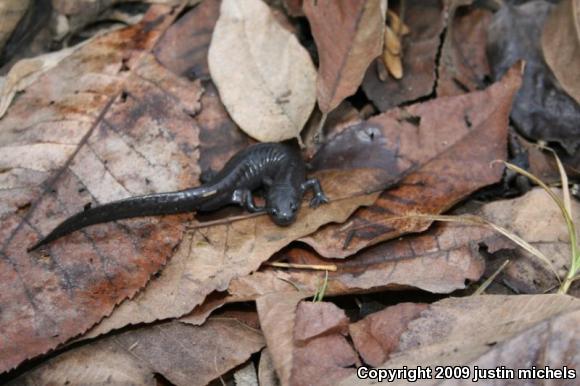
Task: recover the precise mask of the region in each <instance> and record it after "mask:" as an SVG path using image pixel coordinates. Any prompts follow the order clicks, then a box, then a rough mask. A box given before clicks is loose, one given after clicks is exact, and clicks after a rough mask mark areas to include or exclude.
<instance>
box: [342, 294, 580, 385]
mask: <svg viewBox="0 0 580 386" xmlns="http://www.w3.org/2000/svg"><path fill="white" fill-rule="evenodd" d="M578 323H580V300H578V299H575V298H573V297H570V296H566V295H521V296H499V295H482V296H471V297H467V298H450V299H445V300H442V301H439V302H437V303H434V304H432V305H431V306H429V308H428V309H427V310H426V311H424V312H423V313H422V314H421V317H419V318H417V319H415V320H413V321H412V322H411V323H410V324H409V328H408V329H407V331H406V332H405V333H404V334H403V335H402V336H401V339H400V341H399V345H398V352H397V353H395V354H393V355H392V356H391V358H390V359H389V360H388V361H387V362H385V363H383V364H382V365H380V366H379V367H380V368H385V369H394V368H403V366H407V367H408V368H416V367H417V366H422V367H423V368H425V367H431V368H432V369H434V368H435V366H469V367H470V369H471V370H470V371H471V376H470V377H468V380H473V374H474V373H473V371H474V366H477V367H479V368H480V369H495V368H496V367H498V366H505V367H506V368H510V369H514V371H515V377H517V369H531V368H532V366H536V368H539V369H544V368H545V366H549V367H550V368H551V369H554V370H555V369H559V370H563V369H564V367H566V368H567V369H568V370H570V369H578V367H579V366H580V352H579V351H580V335H579V334H578ZM564 373H565V374H566V376H567V377H568V380H567V381H561V382H563V383H562V384H570V385H572V384H575V383H574V382H575V381H574V380H573V379H570V378H569V377H570V373H568V372H567V371H565V369H564ZM432 377H433V378H434V372H433V374H432ZM516 379H522V378H516ZM375 382H376V381H375ZM375 382H372V381H371V380H369V379H366V380H361V379H359V378H357V377H356V375H353V376H351V377H349V378H348V379H346V380H344V381H343V382H342V383H341V384H342V385H363V384H364V385H367V384H374V383H375ZM440 382H441V380H440V379H426V380H424V381H423V382H422V383H421V384H424V385H434V384H441V383H440ZM483 382H490V381H486V380H485V379H484V380H483ZM510 382H513V381H510ZM390 384H395V385H406V384H414V383H411V382H409V380H408V379H396V380H394V382H392V383H390ZM484 384H488V383H484ZM502 384H503V380H502Z"/></svg>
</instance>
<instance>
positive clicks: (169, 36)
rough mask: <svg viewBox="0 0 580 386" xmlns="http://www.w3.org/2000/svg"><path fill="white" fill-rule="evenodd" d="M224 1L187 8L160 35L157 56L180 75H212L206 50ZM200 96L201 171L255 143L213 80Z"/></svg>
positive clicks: (212, 0) (217, 165) (218, 166)
mask: <svg viewBox="0 0 580 386" xmlns="http://www.w3.org/2000/svg"><path fill="white" fill-rule="evenodd" d="M220 4H221V1H219V0H210V1H204V2H202V3H201V4H199V5H198V6H197V7H195V8H193V9H192V10H190V11H188V12H187V13H186V14H185V15H183V17H181V18H180V19H179V20H178V21H177V22H176V23H175V24H173V25H172V26H171V27H170V28H169V29H168V30H167V33H166V34H165V35H164V36H163V37H162V38H161V40H160V42H159V45H158V46H157V47H156V49H155V55H156V57H157V59H158V60H159V61H160V62H161V63H162V64H163V65H164V66H165V67H167V68H168V69H170V70H171V71H173V72H175V73H176V74H178V75H181V76H185V77H188V78H189V77H194V78H201V79H206V78H209V76H210V74H209V68H208V64H207V51H208V49H209V44H210V41H211V33H212V31H213V28H214V26H215V23H216V22H217V19H218V17H219V10H220ZM204 85H205V91H204V93H203V95H202V97H201V105H202V106H203V109H202V110H201V111H200V112H199V114H198V115H196V117H195V120H196V121H197V124H198V125H199V128H200V133H199V141H200V144H199V153H200V154H199V166H200V168H201V170H202V171H207V170H214V171H216V170H221V168H222V167H223V166H224V164H225V163H226V162H227V161H228V160H229V159H230V158H231V157H232V156H233V155H234V154H235V153H237V152H238V151H240V150H242V149H244V148H246V147H247V146H249V145H250V144H252V143H255V141H253V140H252V139H251V138H250V137H248V136H247V135H246V134H245V133H244V132H243V131H241V130H239V128H238V127H237V126H236V124H235V123H234V122H233V121H232V119H231V118H230V116H229V115H228V112H227V111H226V109H225V107H224V105H223V103H222V102H221V100H220V98H219V95H218V92H217V90H216V88H215V86H214V85H213V83H212V82H211V81H210V80H207V81H206V82H205V83H204Z"/></svg>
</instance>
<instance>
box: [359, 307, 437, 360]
mask: <svg viewBox="0 0 580 386" xmlns="http://www.w3.org/2000/svg"><path fill="white" fill-rule="evenodd" d="M427 308H428V305H427V304H423V303H399V304H397V305H394V306H391V307H387V308H385V309H384V310H382V311H379V312H375V313H373V314H370V315H369V316H367V317H366V318H364V319H362V320H360V321H358V322H356V323H351V324H350V326H349V333H350V336H351V338H352V341H353V343H354V347H355V348H356V351H358V353H359V355H360V356H361V358H362V360H363V361H364V363H366V364H368V365H371V366H373V367H379V366H380V365H382V364H383V363H385V361H386V360H387V359H388V358H389V356H390V355H391V353H392V352H393V351H394V350H396V349H397V347H398V346H399V338H400V337H401V334H403V332H405V331H406V330H407V326H408V324H409V323H410V322H411V321H413V320H415V319H417V318H418V317H419V315H420V314H421V312H423V311H424V310H425V309H427Z"/></svg>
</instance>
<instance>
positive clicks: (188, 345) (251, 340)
mask: <svg viewBox="0 0 580 386" xmlns="http://www.w3.org/2000/svg"><path fill="white" fill-rule="evenodd" d="M263 346H264V338H263V337H262V334H261V333H260V332H259V331H258V330H254V329H251V328H249V327H248V326H246V325H245V324H243V323H240V322H239V321H237V320H235V319H225V318H213V319H211V320H209V321H208V322H207V323H206V324H204V325H203V326H201V327H194V326H189V325H187V324H184V323H180V322H177V321H174V322H169V323H162V324H157V325H155V326H148V327H142V328H139V329H135V330H132V331H127V332H124V333H121V334H118V335H115V336H111V337H108V338H105V339H102V340H99V341H96V342H91V343H90V344H87V345H85V346H82V347H80V348H74V349H71V350H70V351H67V352H64V353H62V354H60V355H58V356H57V357H55V358H52V359H50V360H48V361H46V362H45V363H43V364H41V365H40V366H38V367H37V368H35V369H33V370H31V371H28V372H26V373H25V374H23V375H22V376H20V377H18V378H16V379H15V380H13V381H12V382H11V383H9V384H10V385H13V386H16V385H31V386H32V385H38V384H43V385H68V384H70V385H100V384H111V385H151V386H154V385H157V384H158V383H157V380H156V379H155V376H154V375H155V374H161V375H162V376H163V377H164V378H165V379H167V380H169V381H170V382H171V383H172V384H175V385H183V386H186V385H187V386H194V385H206V384H207V383H209V382H211V381H212V380H213V379H216V378H217V377H219V376H220V375H222V374H223V373H225V372H227V371H228V370H230V369H232V368H234V367H236V366H238V365H240V364H241V363H244V362H245V361H246V360H247V359H248V358H249V357H250V355H251V354H253V353H255V352H257V351H259V350H260V349H261V348H262V347H263Z"/></svg>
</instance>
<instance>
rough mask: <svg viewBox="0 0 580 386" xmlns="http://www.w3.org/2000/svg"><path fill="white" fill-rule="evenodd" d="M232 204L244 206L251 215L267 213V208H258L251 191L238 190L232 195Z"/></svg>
mask: <svg viewBox="0 0 580 386" xmlns="http://www.w3.org/2000/svg"><path fill="white" fill-rule="evenodd" d="M232 202H235V203H236V204H239V205H241V206H243V207H244V208H245V209H246V210H247V211H248V212H250V213H258V212H264V211H266V207H265V206H256V203H255V202H254V196H253V195H252V191H251V190H249V189H237V190H235V191H234V193H233V194H232Z"/></svg>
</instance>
